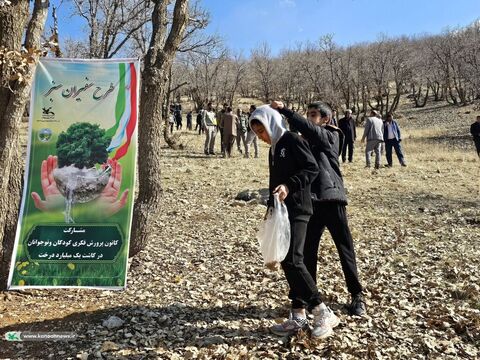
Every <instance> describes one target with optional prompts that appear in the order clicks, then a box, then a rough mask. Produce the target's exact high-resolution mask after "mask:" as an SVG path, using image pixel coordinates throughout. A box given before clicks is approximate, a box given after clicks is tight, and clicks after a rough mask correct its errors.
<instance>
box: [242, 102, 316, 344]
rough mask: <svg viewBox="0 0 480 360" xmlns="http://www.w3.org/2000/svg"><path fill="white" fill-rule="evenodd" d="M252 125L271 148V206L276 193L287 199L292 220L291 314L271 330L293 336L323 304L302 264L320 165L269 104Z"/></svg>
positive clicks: (285, 264) (285, 265)
mask: <svg viewBox="0 0 480 360" xmlns="http://www.w3.org/2000/svg"><path fill="white" fill-rule="evenodd" d="M249 123H250V128H251V129H252V131H254V132H255V134H256V135H257V136H258V137H259V138H260V139H261V140H263V141H264V142H266V143H267V144H269V145H271V148H270V151H269V170H270V177H269V190H270V198H269V200H268V205H269V207H271V206H273V204H274V200H273V194H278V197H279V200H280V201H284V202H285V206H286V207H287V210H288V220H289V223H290V247H289V250H288V253H287V255H286V257H285V259H284V260H283V261H282V262H281V265H282V269H283V271H284V273H285V277H286V278H287V282H288V285H289V287H290V292H289V298H290V299H291V306H292V308H291V316H290V318H289V319H288V320H286V321H284V322H283V323H281V324H276V325H273V326H272V327H271V328H270V330H271V331H272V332H273V333H274V334H277V335H280V336H287V335H292V334H294V333H296V332H298V331H300V330H301V329H306V328H307V327H308V320H307V317H306V313H305V308H308V309H309V310H312V309H313V308H315V307H316V306H318V305H319V304H320V300H319V294H318V289H317V286H316V284H315V281H314V280H313V279H312V277H311V275H310V273H309V271H308V269H307V268H306V267H305V264H304V263H303V246H304V243H305V233H306V231H307V224H308V219H309V218H310V216H311V214H312V199H311V194H310V184H311V183H312V181H313V179H315V177H316V176H317V174H318V166H317V163H316V161H315V158H314V157H313V155H312V153H311V151H310V148H309V146H308V144H307V142H306V141H305V140H304V139H302V138H301V137H300V136H299V135H297V134H295V133H292V132H290V131H287V130H286V129H285V127H284V126H283V124H282V116H281V115H280V114H279V113H278V112H277V111H275V110H273V109H272V108H271V107H270V106H269V105H263V106H259V107H258V108H256V109H255V110H254V111H253V112H252V113H251V114H250V118H249Z"/></svg>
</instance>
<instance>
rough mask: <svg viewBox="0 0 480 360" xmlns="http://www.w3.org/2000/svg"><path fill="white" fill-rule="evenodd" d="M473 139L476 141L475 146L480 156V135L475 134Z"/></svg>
mask: <svg viewBox="0 0 480 360" xmlns="http://www.w3.org/2000/svg"><path fill="white" fill-rule="evenodd" d="M473 141H474V142H475V147H476V148H477V155H478V156H480V136H474V137H473Z"/></svg>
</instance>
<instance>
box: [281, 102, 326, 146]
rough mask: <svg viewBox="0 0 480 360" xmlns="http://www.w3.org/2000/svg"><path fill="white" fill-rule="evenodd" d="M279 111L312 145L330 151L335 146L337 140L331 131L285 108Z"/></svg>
mask: <svg viewBox="0 0 480 360" xmlns="http://www.w3.org/2000/svg"><path fill="white" fill-rule="evenodd" d="M277 110H278V111H279V112H280V114H282V115H284V116H285V117H286V118H287V120H288V122H289V124H290V125H291V126H293V127H295V129H297V130H298V131H300V133H301V134H302V135H303V136H304V137H305V139H307V140H308V141H309V142H310V143H311V144H315V145H317V146H321V147H323V148H324V149H330V148H331V146H332V145H333V144H334V142H335V139H334V138H333V136H332V133H331V132H330V131H328V130H326V129H324V128H323V127H321V126H317V125H315V124H312V123H311V122H310V121H308V120H307V119H305V118H304V117H303V116H301V115H300V114H298V113H296V112H294V111H292V110H290V109H287V108H285V107H283V108H278V109H277Z"/></svg>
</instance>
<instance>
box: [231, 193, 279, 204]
mask: <svg viewBox="0 0 480 360" xmlns="http://www.w3.org/2000/svg"><path fill="white" fill-rule="evenodd" d="M269 196H270V191H269V190H268V189H260V190H243V191H240V192H239V193H238V194H237V196H236V197H235V200H240V201H245V202H248V203H249V204H250V203H253V204H262V205H265V206H266V205H267V201H268V198H269ZM252 200H255V201H252Z"/></svg>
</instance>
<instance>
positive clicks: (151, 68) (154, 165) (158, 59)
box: [130, 0, 188, 256]
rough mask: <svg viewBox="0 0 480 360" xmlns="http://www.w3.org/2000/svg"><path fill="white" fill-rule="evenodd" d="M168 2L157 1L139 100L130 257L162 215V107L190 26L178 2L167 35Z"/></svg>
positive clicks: (184, 3) (185, 1)
mask: <svg viewBox="0 0 480 360" xmlns="http://www.w3.org/2000/svg"><path fill="white" fill-rule="evenodd" d="M167 3H168V2H167V1H162V0H157V1H155V6H154V9H153V13H152V38H151V41H150V48H149V51H148V53H147V55H146V57H145V70H144V73H143V76H142V92H141V99H140V117H141V120H140V126H139V127H138V129H139V133H138V134H139V144H140V146H139V147H138V161H139V167H138V176H139V193H138V198H137V200H136V202H135V207H134V211H133V214H134V216H133V224H132V234H131V240H130V256H134V255H136V254H137V253H138V252H140V251H141V250H143V249H144V248H145V247H146V245H147V243H148V241H149V240H150V239H151V234H153V233H154V231H152V230H151V227H152V224H153V220H155V219H157V218H158V215H159V214H160V198H161V194H162V186H161V180H160V170H161V162H160V150H161V141H162V127H161V123H162V106H163V104H164V100H165V95H166V92H167V91H168V90H167V86H168V80H169V79H168V75H169V73H170V68H171V66H172V64H173V60H174V58H175V53H176V52H177V50H178V47H179V45H180V42H181V40H182V38H183V33H184V32H185V28H186V26H187V22H188V0H176V2H175V8H174V10H173V21H172V25H171V28H170V32H169V33H168V37H167V36H166V35H167V21H166V19H167Z"/></svg>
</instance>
